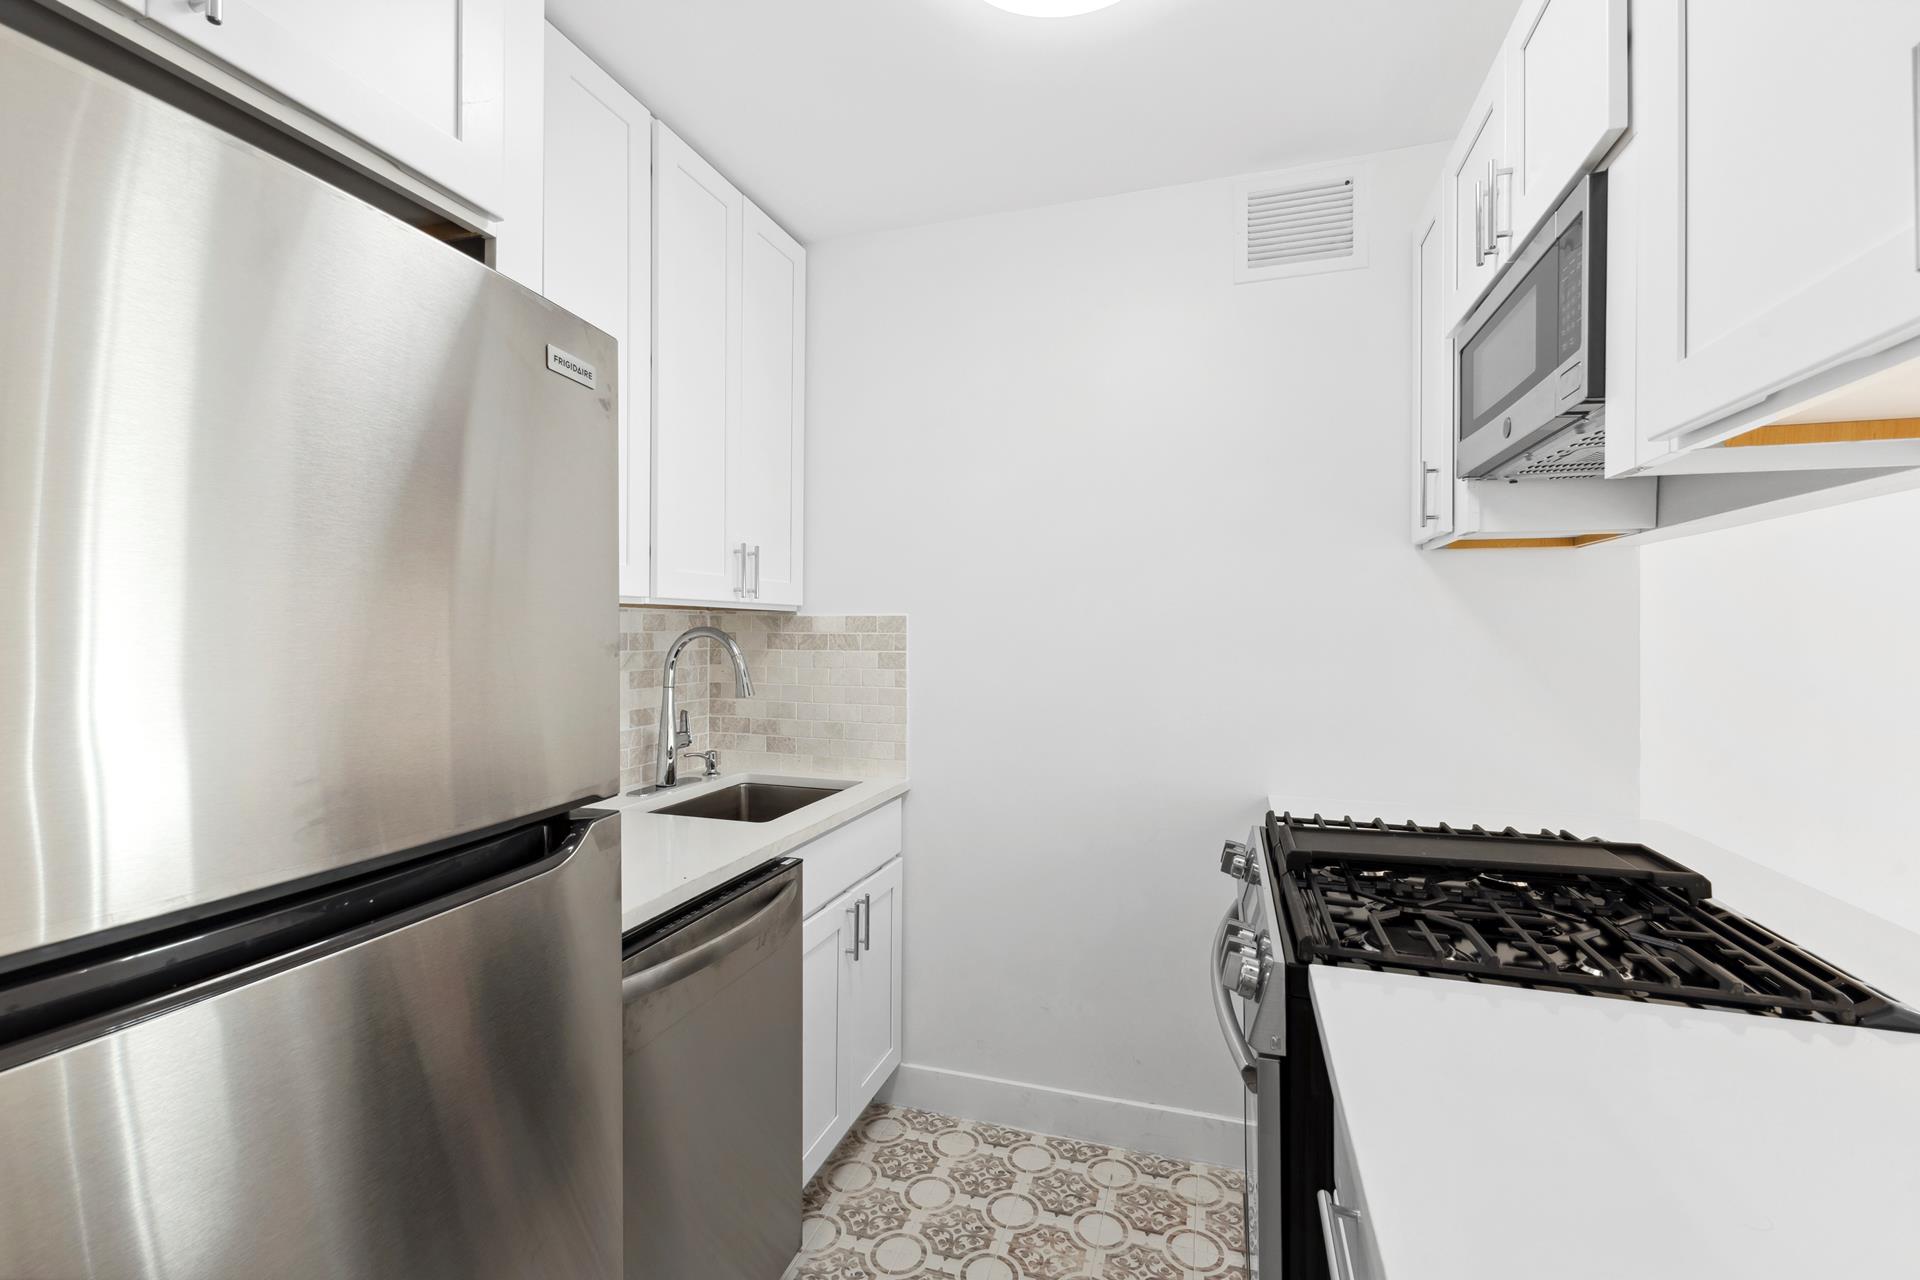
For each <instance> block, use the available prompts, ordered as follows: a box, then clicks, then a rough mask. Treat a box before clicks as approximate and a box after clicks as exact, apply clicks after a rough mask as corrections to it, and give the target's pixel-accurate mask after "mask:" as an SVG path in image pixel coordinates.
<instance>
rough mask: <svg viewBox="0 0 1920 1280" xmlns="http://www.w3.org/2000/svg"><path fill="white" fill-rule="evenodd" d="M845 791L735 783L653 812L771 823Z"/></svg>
mask: <svg viewBox="0 0 1920 1280" xmlns="http://www.w3.org/2000/svg"><path fill="white" fill-rule="evenodd" d="M844 790H846V788H845V787H800V786H793V785H790V784H788V783H784V782H736V783H734V784H733V785H732V786H730V787H721V788H720V789H719V790H717V791H708V792H705V793H704V794H701V795H697V796H694V797H692V798H691V799H687V800H682V801H680V802H679V803H678V804H670V805H665V806H663V807H661V808H658V809H655V810H653V812H655V813H669V814H673V815H674V816H676V817H681V818H717V819H720V820H721V821H724V822H772V821H773V820H774V819H775V818H784V817H786V816H787V815H788V814H790V813H792V812H793V811H794V810H795V809H804V808H805V807H806V806H808V805H810V804H812V803H814V802H815V801H817V800H825V799H826V798H827V797H828V796H830V795H834V794H836V793H837V792H841V791H844Z"/></svg>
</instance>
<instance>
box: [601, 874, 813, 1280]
mask: <svg viewBox="0 0 1920 1280" xmlns="http://www.w3.org/2000/svg"><path fill="white" fill-rule="evenodd" d="M620 972H621V982H620V992H621V999H622V1003H623V1006H624V1021H625V1042H626V1120H625V1129H626V1142H625V1181H626V1214H625V1229H626V1275H627V1280H780V1275H781V1273H782V1272H784V1271H785V1270H786V1268H787V1264H788V1263H789V1262H791V1261H792V1260H793V1256H794V1254H795V1253H796V1252H798V1250H799V1248H800V862H799V861H798V860H797V859H794V858H783V859H780V860H778V861H776V862H773V863H770V864H768V865H767V866H764V867H761V868H760V869H758V870H757V871H752V872H749V873H748V874H746V875H744V876H742V877H740V878H739V879H737V880H734V881H732V882H731V883H729V884H725V885H722V886H721V887H720V888H718V889H716V890H715V891H713V892H712V893H710V894H708V895H706V896H705V897H703V898H701V899H699V900H697V901H695V902H692V903H689V904H688V905H687V906H685V907H683V908H681V909H679V910H677V911H675V912H673V913H671V914H670V915H668V916H667V917H665V918H663V919H661V920H657V921H654V922H652V923H650V924H648V925H645V926H643V927H641V928H639V929H636V930H634V931H632V932H631V933H629V934H627V935H626V936H625V937H624V938H623V939H622V941H621V966H620Z"/></svg>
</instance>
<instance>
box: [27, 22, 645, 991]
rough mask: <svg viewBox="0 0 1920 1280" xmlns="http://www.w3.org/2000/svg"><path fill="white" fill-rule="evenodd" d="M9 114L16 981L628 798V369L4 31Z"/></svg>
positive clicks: (180, 121)
mask: <svg viewBox="0 0 1920 1280" xmlns="http://www.w3.org/2000/svg"><path fill="white" fill-rule="evenodd" d="M0 120H4V121H6V122H7V126H6V128H5V129H4V130H0V174H4V175H5V180H4V181H0V298H4V299H5V306H4V308H0V849H4V850H6V855H5V857H4V858H0V968H4V967H5V960H4V957H6V956H8V955H10V954H14V953H18V952H22V951H25V950H29V949H32V948H37V947H44V946H47V945H49V944H55V943H60V942H63V941H64V940H69V939H73V938H77V937H79V936H81V935H86V934H96V933H99V932H101V931H107V930H112V929H116V928H118V927H120V926H125V925H129V924H133V923H136V922H139V921H142V920H150V919H152V918H154V917H159V916H170V915H172V914H173V913H176V912H182V911H187V910H190V909H193V908H195V907H196V906H198V905H200V904H205V903H209V902H213V901H216V900H220V899H226V898H231V897H236V896H240V895H249V894H258V893H261V892H263V891H267V890H269V889H272V888H273V887H274V886H283V885H285V884H286V883H287V882H298V881H304V880H309V879H317V878H322V877H325V876H327V875H329V874H332V873H336V872H338V871H340V870H341V869H343V868H346V867H349V866H351V865H353V864H355V863H358V862H361V861H363V860H366V859H369V858H377V857H380V856H382V855H385V854H389V853H394V852H398V851H402V850H408V849H414V848H420V847H423V846H428V845H431V844H434V843H436V842H439V841H443V840H446V839H448V838H450V837H453V836H456V835H460V834H464V833H469V832H475V831H480V830H483V829H487V828H491V827H494V826H496V825H498V824H503V823H508V822H512V821H516V820H519V819H521V818H524V817H526V816H527V815H531V814H535V813H541V812H548V811H557V810H561V809H564V808H565V807H566V806H569V805H572V804H576V803H580V802H583V801H586V800H590V799H595V798H599V797H603V796H608V795H612V794H614V793H615V791H616V790H617V789H618V781H619V779H618V775H619V759H618V744H617V736H616V734H617V730H616V722H617V718H618V712H619V708H618V674H617V663H618V658H617V652H616V648H617V641H618V634H617V621H616V614H615V601H616V600H617V598H618V590H619V588H618V584H617V582H616V578H615V563H614V556H615V552H616V549H617V545H618V540H617V536H616V530H615V500H616V494H615V480H616V475H615V463H614V459H615V435H614V417H613V405H614V395H615V388H614V386H613V377H614V347H613V343H612V341H611V340H610V339H608V338H607V337H606V336H605V335H604V334H602V333H600V332H599V331H598V330H595V329H593V328H591V327H590V326H588V325H587V324H586V323H585V322H583V321H581V320H578V319H576V318H575V317H573V316H571V315H569V314H567V313H566V312H564V311H562V310H560V309H559V308H557V307H554V306H553V305H551V304H549V303H547V302H546V301H545V300H543V299H541V298H540V297H538V296H537V295H535V294H532V293H529V292H527V291H526V290H524V289H522V288H520V287H519V286H518V285H516V284H514V283H513V282H511V281H509V280H507V279H506V278H505V277H502V276H499V275H497V274H495V273H494V272H492V271H489V270H488V269H486V268H485V267H484V266H482V265H481V264H479V263H477V262H475V261H473V260H472V259H470V258H467V257H465V256H463V255H461V254H460V253H458V252H456V251H454V250H452V249H450V248H448V247H446V246H445V245H442V244H439V243H437V242H435V241H434V240H433V239H432V238H430V237H428V236H426V235H424V234H422V233H421V232H419V231H417V230H414V229H413V228H411V227H408V226H406V225H404V224H402V223H400V222H398V221H396V220H394V219H393V218H390V217H388V216H387V215H385V214H382V213H380V212H378V211H376V210H374V209H372V208H370V207H369V206H367V205H364V204H362V203H360V202H359V201H357V200H355V199H353V198H352V197H350V196H347V195H345V194H343V193H341V192H339V191H337V190H335V189H334V188H332V187H329V186H327V185H326V184H324V183H322V182H320V181H319V180H318V179H315V178H313V177H310V176H309V175H307V174H305V173H302V172H299V171H297V170H295V169H293V168H291V167H289V166H288V165H285V164H283V163H281V162H280V161H278V160H275V159H272V158H270V157H268V156H266V155H264V154H262V153H260V152H258V151H256V150H255V149H253V148H251V147H249V146H247V145H246V144H244V143H241V142H239V141H236V140H235V139H233V138H232V137H230V136H228V135H226V134H224V133H221V132H220V131H218V130H216V129H214V128H212V127H211V126H209V125H207V124H205V123H203V122H201V121H199V120H197V119H194V118H192V117H190V116H188V115H186V114H184V113H182V112H180V111H178V110H175V109H174V108H172V107H170V106H167V105H165V104H163V103H161V102H159V101H157V100H155V99H153V98H150V97H148V96H146V95H144V94H142V93H140V92H139V91H137V90H135V89H132V88H130V87H128V86H127V85H124V84H122V83H120V82H119V81H117V80H114V79H112V78H110V77H108V76H106V75H104V74H102V73H100V72H98V71H95V70H93V69H91V68H88V67H85V66H83V65H81V64H80V63H78V62H76V61H74V60H72V59H70V58H68V57H66V56H64V55H62V54H59V53H56V52H54V51H52V50H50V49H48V48H46V47H45V46H43V45H40V44H38V43H36V42H34V41H32V40H29V39H28V38H27V37H25V36H23V35H22V34H20V33H19V32H17V31H13V30H11V29H8V28H5V27H0ZM550 350H552V351H554V352H558V353H559V357H560V358H561V360H562V361H563V363H565V364H566V365H567V366H568V370H569V371H568V372H567V374H566V376H562V374H561V373H559V372H554V371H550V367H549V351H550ZM555 367H556V368H557V367H558V366H555ZM583 369H585V370H591V373H590V374H583V373H582V372H581V371H582V370H583ZM583 378H584V379H585V381H590V382H592V383H593V385H592V386H587V385H584V382H583V380H582V379H583Z"/></svg>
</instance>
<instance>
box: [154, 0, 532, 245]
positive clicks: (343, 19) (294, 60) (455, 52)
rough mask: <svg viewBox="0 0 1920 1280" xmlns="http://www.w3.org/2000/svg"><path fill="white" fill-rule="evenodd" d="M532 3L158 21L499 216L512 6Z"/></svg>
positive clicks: (174, 3) (249, 9) (157, 9)
mask: <svg viewBox="0 0 1920 1280" xmlns="http://www.w3.org/2000/svg"><path fill="white" fill-rule="evenodd" d="M525 2H526V0H333V2H332V3H329V4H313V3H307V2H305V0H219V4H218V7H219V10H220V17H221V21H220V22H218V23H214V22H210V21H209V20H208V17H207V5H206V4H204V3H202V4H201V5H200V8H199V9H198V10H195V9H194V8H193V6H192V5H190V4H189V3H188V0H147V6H146V7H147V20H148V21H149V22H151V23H153V24H154V25H156V26H158V27H160V28H161V29H163V30H165V31H167V32H169V33H170V34H172V35H173V36H174V37H175V38H176V39H179V40H181V41H183V42H185V43H187V44H189V45H191V46H193V47H194V48H196V49H198V50H200V51H201V52H203V53H205V54H207V55H208V56H210V57H212V58H215V59H217V60H219V61H220V62H223V63H225V64H227V65H228V66H230V67H232V68H233V69H234V70H236V71H238V72H240V73H241V74H243V75H245V76H247V77H249V78H251V79H253V80H256V81H258V82H259V83H261V84H262V85H264V86H266V87H267V88H268V89H271V90H273V91H274V92H275V93H278V94H279V95H281V96H282V97H285V98H287V99H289V100H291V101H293V102H295V103H297V104H299V105H300V106H302V107H304V108H305V109H306V110H308V111H310V112H312V113H313V114H314V115H316V116H319V117H320V118H322V119H324V120H327V121H329V122H331V123H332V124H334V125H335V126H337V127H338V128H340V129H342V130H344V131H345V132H347V133H350V134H352V135H354V136H355V137H357V138H359V139H360V140H361V141H363V142H365V143H366V144H367V145H368V146H370V147H372V148H373V149H374V150H376V151H379V152H383V153H384V154H386V155H388V156H391V157H392V158H393V159H394V160H396V161H398V162H399V163H401V164H403V165H405V166H406V167H407V168H409V169H412V170H414V171H415V172H416V173H418V174H420V176H421V177H423V178H426V179H427V180H428V181H430V182H433V183H435V184H437V185H439V186H441V187H444V188H445V189H446V190H448V191H450V192H452V193H453V194H454V195H457V196H459V197H460V198H461V199H462V200H464V201H465V202H466V203H468V204H470V205H472V206H474V207H475V208H476V209H478V210H480V211H481V212H483V213H487V214H491V215H494V216H498V215H499V213H500V209H501V195H502V184H503V181H504V164H505V156H504V139H505V128H504V122H505V109H504V108H505V96H506V95H505V89H504V75H503V63H504V60H505V41H506V35H505V32H506V23H505V9H506V6H507V5H508V4H509V3H525Z"/></svg>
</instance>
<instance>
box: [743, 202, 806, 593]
mask: <svg viewBox="0 0 1920 1280" xmlns="http://www.w3.org/2000/svg"><path fill="white" fill-rule="evenodd" d="M740 299H741V301H740V415H739V420H738V422H737V424H736V429H735V430H734V431H733V432H731V433H730V434H729V435H728V438H727V523H728V532H727V539H728V541H729V542H733V543H737V544H739V545H741V546H744V547H745V548H746V555H747V557H748V569H747V579H746V582H745V583H744V584H743V586H742V591H743V593H744V594H745V597H746V598H747V599H748V600H751V601H753V602H756V603H759V604H765V605H779V606H788V607H793V608H798V607H799V605H800V565H801V546H800V536H801V530H800V515H801V502H800V491H801V482H802V467H801V458H802V455H803V447H804V440H805V425H804V408H805V402H806V385H805V368H804V365H803V361H802V352H804V351H805V349H806V327H807V257H806V251H805V250H804V249H802V248H801V247H800V245H799V242H798V241H796V240H795V239H794V238H793V237H792V236H790V235H788V234H787V233H786V232H784V231H782V230H781V229H780V228H779V227H777V226H775V225H774V222H773V219H771V218H769V217H767V215H766V214H764V213H762V212H760V210H759V209H757V208H755V207H754V206H753V205H752V204H751V203H749V204H748V205H747V207H746V235H745V240H744V246H743V248H742V250H741V258H740Z"/></svg>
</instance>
